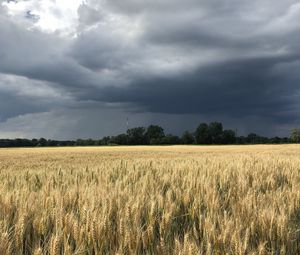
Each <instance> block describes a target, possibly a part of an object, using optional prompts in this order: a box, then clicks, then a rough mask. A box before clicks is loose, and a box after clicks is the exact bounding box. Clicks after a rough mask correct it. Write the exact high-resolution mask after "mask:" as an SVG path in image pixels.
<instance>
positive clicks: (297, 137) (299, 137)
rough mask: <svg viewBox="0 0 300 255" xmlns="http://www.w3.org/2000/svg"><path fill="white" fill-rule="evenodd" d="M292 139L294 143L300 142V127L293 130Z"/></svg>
mask: <svg viewBox="0 0 300 255" xmlns="http://www.w3.org/2000/svg"><path fill="white" fill-rule="evenodd" d="M291 141H292V142H293V143H300V128H294V129H292V131H291Z"/></svg>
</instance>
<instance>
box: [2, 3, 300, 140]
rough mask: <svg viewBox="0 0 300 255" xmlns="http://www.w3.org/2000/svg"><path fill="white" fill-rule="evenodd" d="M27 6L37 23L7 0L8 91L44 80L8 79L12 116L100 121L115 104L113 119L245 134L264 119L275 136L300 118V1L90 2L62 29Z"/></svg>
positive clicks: (6, 105) (7, 109)
mask: <svg viewBox="0 0 300 255" xmlns="http://www.w3.org/2000/svg"><path fill="white" fill-rule="evenodd" d="M27 2H29V3H31V5H30V8H31V9H30V10H32V12H29V13H28V10H27V20H28V19H29V20H31V19H33V18H34V19H35V18H36V17H37V16H36V17H35V16H34V15H38V16H39V19H35V22H28V21H26V19H25V20H22V19H21V18H17V17H14V15H13V13H11V12H10V10H9V6H8V5H7V4H2V3H5V1H0V14H1V16H0V32H1V37H0V45H1V47H0V76H1V75H2V76H3V75H9V76H10V79H9V81H10V85H7V87H9V86H11V84H14V88H18V86H19V88H21V87H22V85H21V84H20V79H26V83H28V84H29V83H31V84H33V85H32V86H29V85H28V86H26V87H25V89H24V88H23V89H22V91H23V92H22V93H21V96H20V93H19V92H18V89H13V90H8V89H4V88H5V85H3V84H5V82H7V80H5V79H4V80H3V79H2V80H1V77H0V83H1V82H2V85H1V84H0V85H1V86H0V99H1V103H0V106H1V113H0V116H1V118H2V121H11V120H9V118H11V119H14V118H17V116H20V115H21V116H22V115H24V116H29V115H28V114H32V115H30V116H31V117H32V116H37V115H35V114H44V115H43V118H41V119H44V121H45V122H46V120H45V118H47V116H48V117H49V116H50V115H51V114H50V115H49V114H48V115H47V114H46V113H47V112H52V113H53V112H57V111H58V109H59V111H60V112H63V113H64V114H62V115H63V116H65V115H66V114H67V113H70V112H72V114H70V118H71V116H72V118H73V119H77V118H76V117H75V115H74V114H75V113H76V114H79V115H80V112H83V111H84V112H85V113H87V112H88V109H90V112H91V114H90V115H91V116H90V119H92V118H93V117H92V115H94V114H96V112H97V110H95V109H99V110H98V111H99V112H102V116H108V115H107V114H105V113H104V112H109V111H110V109H112V108H111V107H112V106H114V108H113V109H114V111H116V112H118V114H115V117H114V118H115V120H112V119H111V120H110V122H111V123H115V122H114V121H117V120H119V121H121V122H122V121H123V118H124V116H125V115H133V116H135V118H138V119H139V120H141V121H140V122H139V121H137V122H136V123H141V122H144V123H148V122H149V121H150V120H151V121H153V122H157V123H159V122H164V120H165V119H168V117H167V116H176V117H174V118H178V119H180V120H181V121H182V122H183V123H186V128H185V127H184V126H182V123H177V124H176V125H177V127H180V128H173V130H174V131H175V132H179V131H180V130H183V129H188V128H194V127H195V125H196V123H197V122H198V120H194V118H199V121H200V119H201V121H205V120H207V121H209V120H213V119H214V118H215V119H219V120H223V121H224V122H226V123H227V124H228V125H229V126H230V127H235V126H238V127H239V128H240V129H242V130H245V132H246V131H247V127H251V128H254V127H255V125H252V124H251V123H255V122H256V123H257V125H260V127H258V128H257V130H258V131H261V130H266V129H267V130H269V131H270V133H272V134H277V133H280V134H283V133H284V132H286V130H287V129H288V128H289V127H292V126H293V125H297V124H299V123H300V119H299V106H300V105H299V102H300V100H299V99H300V98H299V97H300V89H299V86H298V84H299V82H300V75H299V71H298V70H299V67H300V46H299V41H300V36H299V35H300V26H299V22H300V4H299V3H298V2H296V1H293V0H287V1H284V2H278V3H277V2H276V3H274V1H271V0H263V1H258V0H254V1H238V0H230V1H223V2H220V1H214V0H202V1H198V0H187V1H179V0H172V1H171V0H165V1H158V0H155V1H153V0H152V1H150V0H149V1H148V0H147V1H137V0H122V1H121V0H109V1H108V0H103V1H96V0H88V1H85V3H84V4H81V5H79V6H78V9H77V10H76V13H77V15H78V17H77V20H73V18H70V24H72V27H70V28H69V30H68V29H66V28H64V30H59V28H57V30H56V31H55V32H49V31H46V30H44V29H43V24H45V17H46V16H45V17H44V16H43V13H41V12H38V11H37V12H36V10H41V8H40V7H41V4H40V3H36V4H35V1H34V0H28V1H27ZM14 4H16V5H17V4H19V3H14ZM35 5H36V6H35ZM34 7H36V10H35V8H34ZM48 11H49V12H50V11H51V10H48ZM56 12H57V10H56ZM35 13H38V14H35ZM33 14H34V15H33ZM67 14H68V13H65V16H66V15H67ZM45 15H46V14H45ZM53 15H54V16H55V15H56V14H55V13H54V14H53ZM60 15H64V13H60ZM21 16H22V15H21ZM21 16H20V17H21ZM23 16H24V17H26V12H25V13H24V15H23ZM70 17H71V16H70ZM72 17H73V16H72ZM43 22H44V23H43ZM49 22H50V21H49ZM48 25H49V24H48ZM20 77H21V78H20ZM33 87H34V88H38V87H39V88H42V90H43V91H48V92H49V91H51V93H52V94H51V93H50V94H51V96H48V97H47V96H45V93H42V92H41V93H36V94H35V93H34V92H32V88H33ZM48 92H46V95H47V93H48ZM71 109H76V110H74V111H73V110H71ZM116 109H118V110H116ZM92 112H93V114H92ZM87 116H88V115H87ZM142 116H147V117H142ZM179 116H180V117H179ZM191 116H192V117H191ZM49 118H50V117H49ZM52 118H53V115H51V119H52ZM87 118H88V117H87ZM105 118H106V117H105ZM170 118H171V117H170ZM121 119H122V120H121ZM254 120H255V121H254ZM257 120H260V121H259V122H258V121H257ZM60 121H61V120H60ZM117 122H118V121H117ZM241 122H242V124H241ZM11 123H12V122H11ZM78 125H79V124H78ZM103 125H107V126H108V125H109V124H103ZM166 125H167V127H166V128H167V129H168V128H169V127H168V124H167V123H166ZM58 126H59V125H58ZM79 126H80V125H79ZM170 126H171V125H170ZM172 126H174V121H173V122H172ZM88 130H89V132H90V133H91V134H94V132H93V131H92V130H90V128H89V129H88ZM103 130H105V129H103ZM109 130H112V132H114V131H113V128H109ZM115 131H116V132H117V131H119V130H117V129H115ZM170 131H172V128H171V129H170ZM0 132H1V130H0ZM36 132H37V133H38V131H36ZM95 132H97V131H96V128H95ZM73 133H74V135H75V134H79V133H78V132H77V131H75V130H74V131H73ZM103 133H105V132H104V131H103ZM71 136H72V135H71Z"/></svg>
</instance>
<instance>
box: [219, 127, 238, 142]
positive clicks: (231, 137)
mask: <svg viewBox="0 0 300 255" xmlns="http://www.w3.org/2000/svg"><path fill="white" fill-rule="evenodd" d="M222 143H223V144H234V143H236V136H235V132H234V131H233V130H224V131H223V135H222Z"/></svg>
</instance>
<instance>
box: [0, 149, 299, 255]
mask: <svg viewBox="0 0 300 255" xmlns="http://www.w3.org/2000/svg"><path fill="white" fill-rule="evenodd" d="M0 254H1V255H2V254H49V255H52V254H55V255H61V254H120V255H121V254H149V255H150V254H182V255H185V254H203V255H204V254H205V255H208V254H220V255H222V254H239V255H246V254H282V255H283V254H291V255H293V254H300V146H297V145H278V146H169V147H111V148H105V147H103V148H43V149H1V150H0Z"/></svg>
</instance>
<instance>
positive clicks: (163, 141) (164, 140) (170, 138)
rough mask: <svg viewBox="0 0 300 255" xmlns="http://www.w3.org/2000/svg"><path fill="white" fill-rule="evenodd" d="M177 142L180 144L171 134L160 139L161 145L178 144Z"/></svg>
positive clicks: (176, 137)
mask: <svg viewBox="0 0 300 255" xmlns="http://www.w3.org/2000/svg"><path fill="white" fill-rule="evenodd" d="M179 142H180V139H179V137H178V136H176V135H171V134H169V135H166V136H165V137H163V138H162V139H161V144H169V145H173V144H179Z"/></svg>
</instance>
